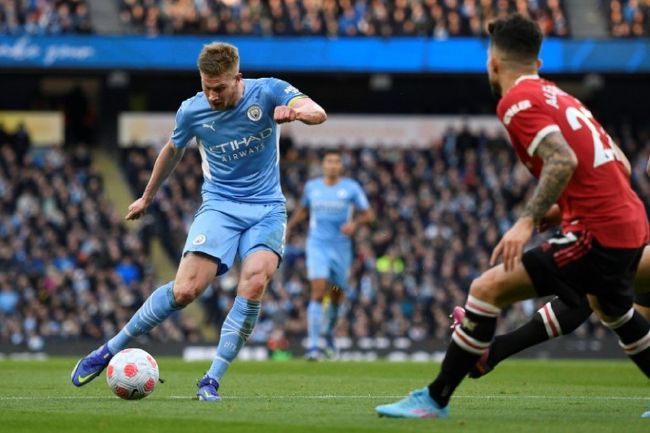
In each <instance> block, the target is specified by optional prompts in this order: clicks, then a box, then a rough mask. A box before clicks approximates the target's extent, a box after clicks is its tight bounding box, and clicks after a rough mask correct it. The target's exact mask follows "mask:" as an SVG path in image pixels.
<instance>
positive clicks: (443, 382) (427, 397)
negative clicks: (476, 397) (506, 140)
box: [376, 14, 650, 418]
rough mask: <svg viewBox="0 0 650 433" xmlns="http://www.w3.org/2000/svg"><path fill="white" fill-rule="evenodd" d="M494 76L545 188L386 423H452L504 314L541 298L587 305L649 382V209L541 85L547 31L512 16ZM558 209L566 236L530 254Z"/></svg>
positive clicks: (582, 118)
mask: <svg viewBox="0 0 650 433" xmlns="http://www.w3.org/2000/svg"><path fill="white" fill-rule="evenodd" d="M488 32H489V33H490V37H491V44H490V48H489V53H488V56H489V58H488V65H487V67H488V75H489V79H490V84H491V86H492V89H493V91H494V93H495V95H496V96H498V97H500V98H501V100H500V101H499V104H498V106H497V115H498V116H499V119H500V120H501V122H502V123H503V124H504V126H505V127H506V129H507V130H508V133H509V135H510V139H511V141H512V145H513V147H514V149H515V151H516V152H517V155H518V156H519V159H520V160H521V161H522V163H523V164H524V165H526V167H528V169H529V170H530V171H531V173H532V174H533V175H534V176H535V177H537V178H538V179H539V181H538V184H537V187H536V188H535V191H534V193H533V195H532V197H531V198H530V200H529V201H528V202H527V203H526V205H525V207H524V209H523V212H522V213H521V216H520V217H519V219H518V220H517V222H516V223H515V224H514V226H513V227H512V228H511V229H510V230H508V231H507V232H506V233H505V234H504V236H503V238H502V239H501V241H500V242H499V243H498V244H497V246H496V247H495V249H494V251H493V254H492V257H491V263H492V264H493V265H494V264H495V263H496V261H497V260H498V258H499V257H502V260H503V263H502V264H500V265H497V266H494V267H492V268H491V269H489V270H488V271H486V272H484V273H483V274H482V275H481V276H480V277H478V278H477V279H476V280H474V281H473V282H472V284H471V287H470V291H469V295H468V298H467V303H466V304H465V317H464V319H463V321H462V323H461V325H460V326H457V327H456V328H455V329H454V332H453V335H452V342H451V343H450V345H449V348H448V349H447V353H446V355H445V359H444V360H443V363H442V366H441V369H440V373H439V374H438V377H437V378H436V379H435V380H434V381H433V382H432V383H431V384H430V385H429V386H428V387H425V388H422V389H419V390H415V391H413V392H412V393H411V394H410V395H409V396H407V397H406V398H404V399H402V400H400V401H398V402H396V403H392V404H386V405H381V406H378V407H377V408H376V410H377V412H378V413H379V414H380V415H384V416H391V417H404V418H435V417H439V418H444V417H447V416H448V403H449V399H450V398H451V395H452V393H453V392H454V390H455V389H456V387H457V386H458V385H459V384H460V382H461V381H462V380H463V378H464V377H465V375H467V373H468V372H469V371H470V369H471V368H472V367H473V366H474V364H475V363H476V361H477V360H478V359H479V357H480V356H481V355H482V354H483V353H484V352H485V351H486V350H487V349H488V348H489V346H490V342H491V341H492V338H493V337H494V331H495V325H496V320H497V317H498V316H499V314H500V312H501V309H502V308H504V307H506V306H508V305H510V304H512V303H514V302H517V301H521V300H524V299H528V298H533V297H536V296H545V295H550V294H556V295H558V296H559V297H560V298H561V299H562V300H563V301H564V302H565V303H566V304H567V305H570V306H575V305H577V304H578V303H579V302H580V301H581V300H582V299H584V296H585V295H586V296H587V298H588V300H589V304H590V305H591V308H592V309H593V310H594V311H595V312H596V313H597V314H598V316H599V317H600V319H601V320H602V322H603V323H604V324H605V326H607V327H609V328H610V329H612V330H614V332H616V334H617V335H618V337H619V341H620V343H621V346H622V347H623V350H624V351H625V352H626V354H627V355H628V356H629V357H630V358H631V359H632V360H633V361H634V362H635V363H636V364H637V366H638V367H639V368H640V369H641V370H642V371H643V372H644V373H645V374H646V376H648V377H650V323H648V322H647V321H646V320H645V318H643V317H642V316H641V315H640V314H639V313H637V312H635V310H634V308H633V307H632V304H633V299H634V289H633V280H634V274H635V272H636V269H637V266H638V263H639V259H640V257H641V254H642V251H643V247H644V245H645V243H646V242H647V241H648V223H647V219H646V213H645V208H644V206H643V204H642V203H641V201H640V200H639V198H638V197H637V195H636V194H635V193H634V191H632V189H631V187H630V182H629V180H628V177H627V173H626V167H625V165H624V162H623V161H624V160H623V159H622V158H621V157H620V154H619V152H618V150H617V147H616V145H615V144H614V143H613V141H612V140H611V138H610V137H609V136H608V135H607V134H606V133H605V131H604V130H603V128H602V127H601V126H600V124H599V123H598V122H597V121H596V120H595V119H594V118H593V116H592V115H591V113H590V112H589V111H588V110H587V109H586V108H585V107H584V106H583V105H582V104H581V103H580V101H578V100H577V99H576V98H574V97H573V96H571V95H569V94H567V93H565V92H563V91H562V90H560V89H559V88H558V87H557V86H555V84H553V83H551V82H549V81H546V80H543V79H541V78H540V77H539V76H538V75H537V71H538V69H539V67H540V66H541V61H540V60H539V59H538V56H539V50H540V47H541V43H542V33H541V31H540V28H539V26H538V25H537V24H536V23H535V22H534V21H532V20H530V19H528V18H525V17H523V16H521V15H518V14H514V15H511V16H509V17H507V18H500V19H497V20H495V21H493V22H492V23H490V25H489V27H488ZM554 203H558V204H559V205H560V208H561V209H562V230H563V233H564V236H563V237H562V238H559V239H555V240H552V241H549V242H547V243H545V244H544V245H541V246H539V247H537V248H533V249H531V250H529V251H527V252H526V253H525V254H524V253H523V249H524V246H525V244H526V243H527V242H528V241H529V240H530V238H531V236H532V233H533V230H534V228H535V227H536V226H538V225H539V224H540V222H541V221H542V219H543V218H544V216H545V215H546V213H547V212H548V210H549V209H550V208H551V206H552V205H553V204H554Z"/></svg>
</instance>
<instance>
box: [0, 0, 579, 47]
mask: <svg viewBox="0 0 650 433" xmlns="http://www.w3.org/2000/svg"><path fill="white" fill-rule="evenodd" d="M114 1H116V2H117V3H116V6H117V10H118V14H119V21H120V22H121V23H122V30H121V31H123V32H125V33H127V34H137V35H147V36H156V35H161V34H211V35H255V36H305V35H314V36H330V37H335V36H384V37H390V36H423V37H435V38H441V39H444V38H448V37H456V36H483V35H485V26H486V23H487V22H489V21H490V20H492V19H493V18H495V17H499V16H504V15H507V14H509V13H511V12H515V11H517V12H520V13H522V14H524V15H526V16H530V17H532V18H535V19H536V20H537V21H538V22H539V24H540V25H541V27H542V30H543V31H544V33H545V34H546V35H551V36H568V35H569V26H568V21H567V18H566V15H565V11H564V9H563V7H562V4H561V0H305V1H299V0H174V1H171V0H114ZM92 31H93V26H92V23H91V20H90V16H89V12H88V3H87V1H86V0H6V1H3V2H0V34H5V35H57V34H69V33H92ZM116 31H118V32H119V31H120V30H116Z"/></svg>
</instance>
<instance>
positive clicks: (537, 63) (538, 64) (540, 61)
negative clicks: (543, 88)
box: [535, 59, 543, 69]
mask: <svg viewBox="0 0 650 433" xmlns="http://www.w3.org/2000/svg"><path fill="white" fill-rule="evenodd" d="M542 63H543V62H542V59H537V61H536V62H535V64H536V65H537V69H539V68H541V67H542Z"/></svg>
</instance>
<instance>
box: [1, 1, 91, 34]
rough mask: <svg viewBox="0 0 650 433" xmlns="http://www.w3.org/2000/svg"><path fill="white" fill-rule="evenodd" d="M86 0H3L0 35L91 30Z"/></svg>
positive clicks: (84, 31) (86, 31)
mask: <svg viewBox="0 0 650 433" xmlns="http://www.w3.org/2000/svg"><path fill="white" fill-rule="evenodd" d="M92 31H93V28H92V24H91V21H90V15H89V13H88V3H87V2H86V0H3V1H2V2H0V35H12V36H22V35H62V34H71V33H92Z"/></svg>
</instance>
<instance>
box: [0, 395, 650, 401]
mask: <svg viewBox="0 0 650 433" xmlns="http://www.w3.org/2000/svg"><path fill="white" fill-rule="evenodd" d="M403 397H404V396H403V395H234V396H226V397H225V399H226V400H289V399H293V400H377V399H386V400H388V399H395V398H403ZM195 398H196V397H193V396H184V395H171V396H169V397H162V398H161V400H162V399H168V400H193V399H195ZM454 398H455V399H465V400H521V399H524V400H583V401H589V400H623V401H645V400H648V401H650V397H641V396H609V395H594V396H580V395H577V396H569V395H559V396H551V395H458V396H454ZM108 399H111V400H112V399H115V397H112V396H103V397H102V396H81V395H62V396H56V397H55V396H11V395H9V396H0V401H10V400H27V401H29V400H108Z"/></svg>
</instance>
